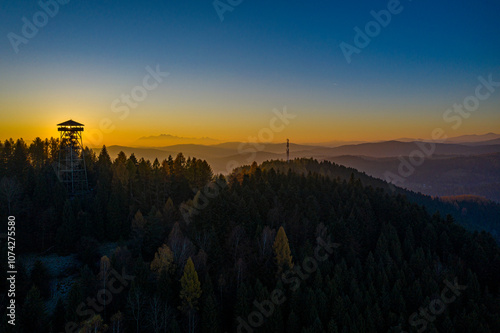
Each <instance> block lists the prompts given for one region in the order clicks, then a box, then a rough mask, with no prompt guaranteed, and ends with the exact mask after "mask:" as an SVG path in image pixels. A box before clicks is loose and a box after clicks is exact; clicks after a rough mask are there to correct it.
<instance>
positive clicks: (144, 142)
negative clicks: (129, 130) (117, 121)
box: [135, 134, 221, 147]
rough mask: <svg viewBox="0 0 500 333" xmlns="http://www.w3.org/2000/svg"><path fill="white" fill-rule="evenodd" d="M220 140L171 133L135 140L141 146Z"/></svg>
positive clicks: (206, 142) (207, 143)
mask: <svg viewBox="0 0 500 333" xmlns="http://www.w3.org/2000/svg"><path fill="white" fill-rule="evenodd" d="M220 142H221V141H220V140H216V139H212V138H208V137H202V138H186V137H180V136H175V135H171V134H160V135H152V136H143V137H141V138H139V139H137V140H136V141H135V145H137V146H141V147H161V146H169V145H176V144H203V145H211V144H216V143H220Z"/></svg>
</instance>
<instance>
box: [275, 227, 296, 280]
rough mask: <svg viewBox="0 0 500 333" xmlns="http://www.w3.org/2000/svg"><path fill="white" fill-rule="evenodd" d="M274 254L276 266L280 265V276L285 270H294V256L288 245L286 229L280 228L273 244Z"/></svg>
mask: <svg viewBox="0 0 500 333" xmlns="http://www.w3.org/2000/svg"><path fill="white" fill-rule="evenodd" d="M273 250H274V254H275V255H276V264H277V265H278V274H279V273H281V272H282V271H283V270H286V269H291V268H293V262H292V254H291V252H290V245H289V244H288V237H287V236H286V233H285V229H283V227H280V228H279V230H278V233H277V234H276V239H275V240H274V244H273Z"/></svg>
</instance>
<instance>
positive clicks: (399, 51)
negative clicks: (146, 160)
mask: <svg viewBox="0 0 500 333" xmlns="http://www.w3.org/2000/svg"><path fill="white" fill-rule="evenodd" d="M224 2H225V1H224ZM387 3H388V1H339V2H333V1H318V2H314V3H310V2H304V1H300V2H294V3H289V2H287V1H249V0H246V1H243V2H242V3H241V4H240V5H239V6H237V7H235V8H234V10H233V11H232V12H226V13H225V19H224V21H223V22H221V21H220V20H219V17H218V15H217V13H216V11H215V9H214V7H213V5H212V1H189V2H188V1H124V0H122V1H117V0H100V1H81V0H80V1H79V0H72V1H70V2H69V3H68V4H66V5H62V6H60V10H59V13H58V14H57V15H56V16H55V17H54V18H50V19H49V22H48V24H47V25H46V26H45V27H43V28H41V29H40V31H39V33H38V35H37V36H35V37H34V38H33V39H31V40H29V42H28V44H26V45H20V47H19V49H20V51H19V53H18V54H16V53H15V52H14V51H13V49H12V46H11V45H10V42H9V39H8V38H7V34H8V33H9V32H14V33H17V34H21V28H22V25H23V23H22V21H21V19H22V17H23V16H26V17H27V18H29V19H31V18H32V16H33V14H35V13H36V12H37V11H39V10H40V7H39V5H38V2H37V1H31V0H27V1H4V0H2V1H0V4H1V5H0V7H1V11H0V22H2V23H1V24H0V36H1V39H0V40H1V42H0V75H1V78H0V99H1V100H2V105H1V109H0V114H1V116H2V122H1V124H0V133H2V135H1V138H2V139H5V138H6V137H14V138H16V137H24V138H25V139H33V138H34V137H36V136H41V137H45V136H52V135H53V136H56V135H57V132H56V130H55V126H54V125H55V124H56V123H58V122H60V121H64V120H66V118H73V119H75V120H79V121H81V122H83V123H85V124H86V125H87V128H88V129H97V128H98V126H99V125H98V124H99V121H100V120H101V119H103V118H109V119H111V120H112V122H113V124H114V125H116V129H115V130H114V131H112V132H111V133H106V134H105V135H104V136H103V140H104V143H106V144H117V143H122V144H127V143H129V142H131V141H133V140H135V139H136V138H138V137H140V136H143V135H156V134H161V133H168V134H173V135H179V136H196V137H201V136H209V137H213V138H216V139H221V140H246V139H247V137H248V136H249V135H255V134H256V133H257V132H258V131H259V130H260V129H261V128H263V127H266V126H267V125H268V123H269V120H270V119H271V118H272V117H273V113H272V112H271V110H272V109H273V108H278V109H282V108H283V107H284V106H286V107H287V109H288V110H289V111H290V112H291V113H294V114H296V115H297V117H296V118H295V119H294V120H293V121H292V122H291V124H290V125H289V126H287V127H286V129H285V130H284V131H283V132H281V133H277V134H276V136H275V139H276V140H282V139H283V138H285V137H286V136H290V137H293V138H295V139H296V140H295V141H297V142H298V141H300V142H318V141H328V140H378V139H391V138H398V137H429V136H430V133H431V131H432V130H433V129H434V128H435V127H442V128H444V129H445V130H447V131H448V133H449V134H450V135H451V136H453V135H460V134H468V133H485V132H491V131H496V132H498V129H500V116H499V111H500V108H499V106H500V89H499V91H498V92H496V93H495V94H494V95H493V96H492V97H491V98H489V99H488V100H487V101H485V102H481V105H480V108H479V110H478V111H477V112H475V113H474V114H473V115H472V116H471V117H470V118H469V119H466V120H464V122H463V124H462V126H460V128H459V129H457V130H452V129H451V127H450V126H449V124H446V123H445V122H444V121H443V119H442V115H443V113H444V111H445V110H446V109H447V108H449V107H451V106H452V105H453V104H454V103H460V102H462V101H463V99H464V98H465V97H466V96H468V95H470V94H473V93H474V90H475V87H476V86H477V84H478V81H477V77H478V76H480V75H482V76H485V77H486V76H488V75H489V74H492V75H493V78H496V81H500V25H499V24H498V15H499V14H498V13H500V4H499V2H498V1H490V0H486V1H480V2H475V1H453V2H452V1H446V2H435V1H429V0H414V1H411V2H410V1H402V2H401V5H402V6H403V8H404V10H403V11H402V12H401V13H400V14H398V15H395V16H393V18H392V21H391V23H390V24H389V25H388V26H387V27H386V28H382V31H381V33H380V34H379V35H378V36H376V37H374V38H373V40H372V41H371V43H370V44H369V45H368V46H367V47H366V48H365V49H363V50H362V51H361V53H360V54H354V55H353V57H352V63H351V64H348V63H347V62H346V60H345V58H344V56H343V54H342V51H341V49H340V47H339V44H340V43H341V42H343V41H344V42H347V43H350V44H353V38H354V35H355V32H354V30H353V28H354V27H355V26H359V27H362V28H363V27H364V25H365V24H366V23H367V22H369V21H370V20H372V19H373V18H372V17H371V15H370V11H371V10H375V11H379V10H381V9H385V8H386V7H387ZM157 64H159V65H160V68H161V69H162V70H164V71H168V72H170V76H169V77H168V78H166V79H165V82H163V83H162V84H161V85H160V87H159V88H158V89H156V90H154V91H152V92H150V93H149V96H148V98H147V99H146V100H145V101H144V102H141V103H140V105H139V107H137V108H135V109H132V110H131V112H130V115H129V116H128V117H127V118H126V119H124V120H121V119H119V118H118V117H117V114H115V113H113V112H112V111H111V108H110V105H111V103H112V101H113V100H115V99H116V98H118V97H120V95H121V94H122V93H128V92H130V90H131V89H132V88H133V87H134V86H135V85H137V84H140V83H141V82H142V78H143V77H144V75H145V74H146V71H145V67H146V66H151V67H155V66H156V65H157Z"/></svg>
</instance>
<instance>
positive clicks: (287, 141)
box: [286, 139, 290, 163]
mask: <svg viewBox="0 0 500 333" xmlns="http://www.w3.org/2000/svg"><path fill="white" fill-rule="evenodd" d="M288 162H290V140H288V139H286V163H288Z"/></svg>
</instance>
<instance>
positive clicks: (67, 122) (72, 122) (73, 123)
mask: <svg viewBox="0 0 500 333" xmlns="http://www.w3.org/2000/svg"><path fill="white" fill-rule="evenodd" d="M57 126H85V125H83V124H80V123H77V122H76V121H74V120H72V119H70V120H68V121H65V122H64V123H60V124H57Z"/></svg>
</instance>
